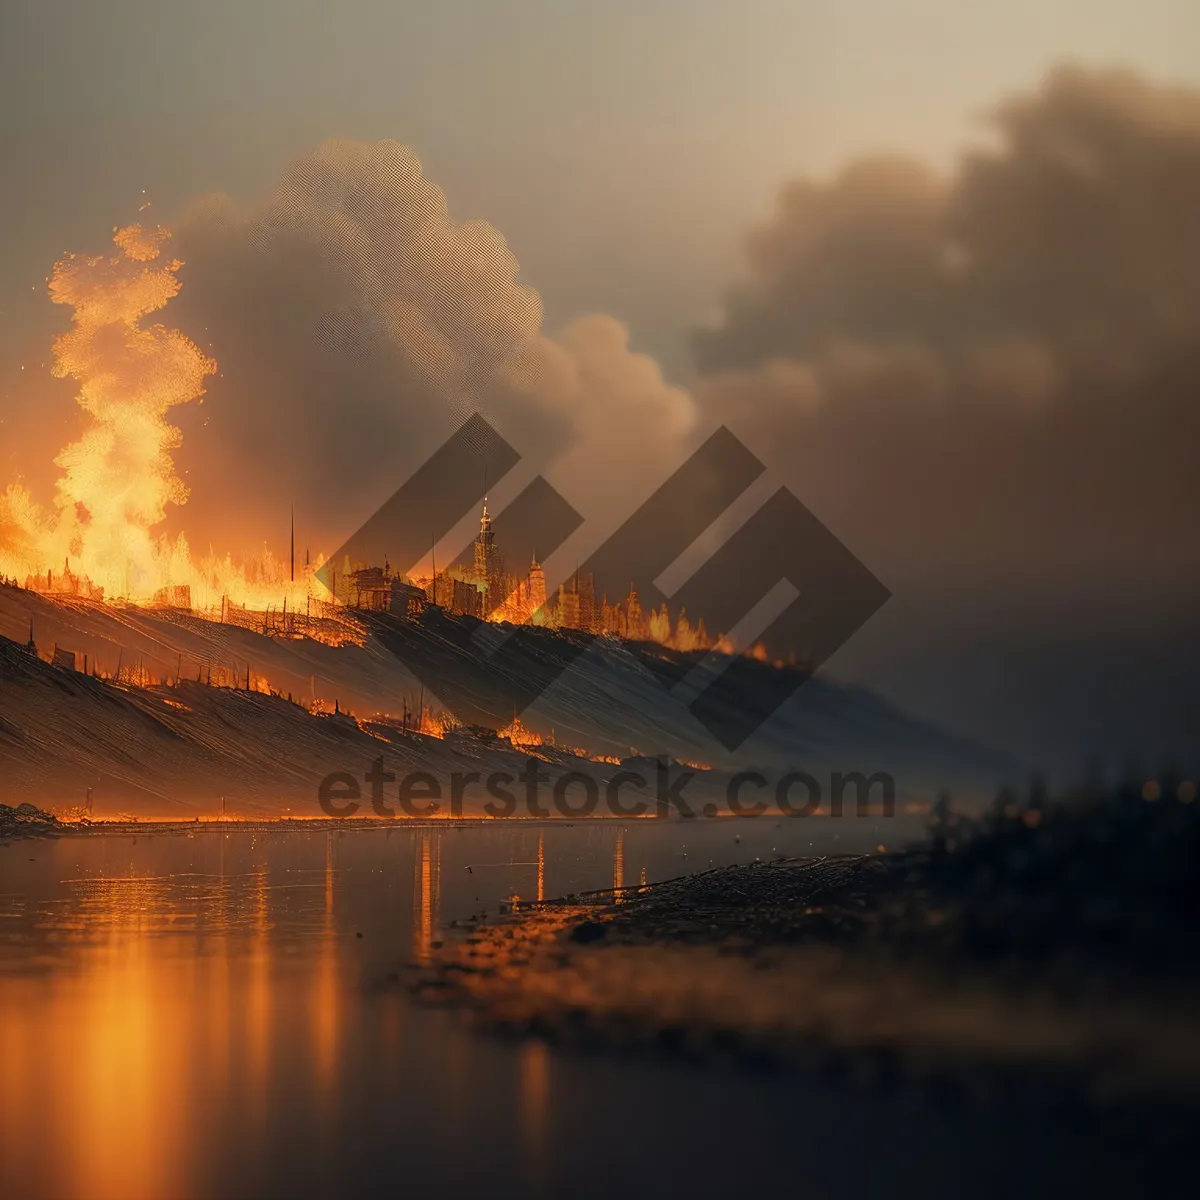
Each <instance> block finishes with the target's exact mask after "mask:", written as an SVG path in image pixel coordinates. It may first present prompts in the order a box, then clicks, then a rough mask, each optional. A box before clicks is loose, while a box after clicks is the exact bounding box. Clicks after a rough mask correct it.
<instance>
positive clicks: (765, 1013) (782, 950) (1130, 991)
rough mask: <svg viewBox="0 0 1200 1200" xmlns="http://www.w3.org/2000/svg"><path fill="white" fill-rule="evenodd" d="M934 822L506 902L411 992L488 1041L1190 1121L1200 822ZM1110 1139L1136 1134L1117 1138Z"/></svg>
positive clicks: (1122, 815) (1173, 1130) (1165, 1135)
mask: <svg viewBox="0 0 1200 1200" xmlns="http://www.w3.org/2000/svg"><path fill="white" fill-rule="evenodd" d="M1144 794H1145V796H1146V797H1148V798H1143V790H1142V788H1141V786H1140V785H1139V786H1138V787H1136V788H1135V787H1132V786H1131V787H1128V788H1124V789H1118V790H1116V791H1101V790H1098V789H1084V790H1082V791H1080V792H1078V793H1076V794H1073V795H1070V796H1064V797H1061V798H1059V799H1057V800H1055V801H1053V802H1051V801H1047V800H1046V799H1045V798H1043V797H1042V796H1041V795H1039V794H1038V793H1037V791H1036V790H1035V791H1034V793H1033V794H1031V795H1030V796H1029V797H1028V798H1026V799H1025V800H1024V801H1022V802H1019V803H1018V802H1017V801H1016V800H1015V798H1014V797H1012V796H1010V795H1002V796H1001V797H1000V798H999V799H998V800H997V802H996V805H995V806H994V808H993V810H992V811H991V812H990V813H989V814H988V815H987V816H985V817H984V818H982V819H980V820H966V819H961V818H957V817H956V816H955V815H954V813H953V812H952V811H951V810H950V809H949V807H948V806H947V805H945V804H942V805H941V806H940V807H939V810H938V816H937V821H936V824H935V826H934V828H933V829H932V830H931V832H930V835H929V837H928V838H927V840H925V841H924V842H923V843H922V844H920V845H918V846H916V847H914V848H912V849H909V850H906V851H902V852H898V853H890V854H877V855H853V856H849V855H848V856H841V857H826V858H817V859H799V858H788V859H781V860H779V861H774V862H755V863H753V864H750V865H744V866H735V867H729V868H723V869H714V870H711V871H708V872H705V873H702V874H699V875H691V876H686V877H683V878H680V879H675V880H670V881H667V882H663V883H659V884H656V885H653V886H649V887H634V888H625V889H622V890H619V891H608V892H599V893H592V894H588V895H575V896H567V897H565V898H563V899H561V900H555V901H550V902H547V903H543V904H533V905H530V904H524V903H522V904H520V905H518V906H517V907H516V910H515V911H510V912H508V913H507V914H505V915H503V916H502V917H501V918H499V919H497V920H494V921H490V922H486V923H482V924H478V925H475V924H473V925H470V926H468V928H467V929H466V930H465V931H463V932H462V933H461V934H460V936H459V937H458V938H457V939H455V940H452V941H451V942H449V943H448V945H447V948H446V949H444V950H443V952H442V954H441V956H440V957H439V958H438V959H437V960H436V962H435V963H434V964H433V965H432V967H430V968H425V969H422V970H421V971H419V972H416V973H415V974H414V977H413V980H412V984H413V986H414V988H416V990H417V991H418V992H419V993H420V994H421V995H422V996H424V997H425V998H427V999H429V1000H431V1001H434V1002H449V1003H452V1004H457V1005H466V1006H467V1007H469V1008H470V1009H471V1010H473V1011H474V1012H475V1013H476V1014H477V1015H478V1017H479V1018H481V1019H482V1021H483V1022H484V1023H486V1024H488V1025H490V1026H493V1027H498V1028H501V1029H507V1030H515V1031H519V1032H523V1033H536V1034H538V1035H541V1036H544V1037H548V1038H550V1039H552V1040H556V1041H566V1042H575V1043H584V1044H591V1045H603V1046H622V1047H629V1048H632V1047H636V1048H639V1049H643V1050H644V1049H646V1048H649V1049H651V1050H652V1051H654V1052H661V1051H669V1052H671V1053H675V1054H683V1055H685V1056H687V1057H689V1058H694V1059H697V1060H701V1061H709V1060H712V1061H724V1060H728V1059H731V1058H732V1059H736V1060H746V1061H750V1062H754V1063H758V1064H767V1065H770V1066H772V1067H774V1068H780V1069H784V1070H787V1071H791V1070H796V1069H799V1070H801V1071H814V1070H815V1071H817V1072H819V1073H822V1074H826V1073H832V1074H835V1075H839V1076H840V1075H848V1076H851V1077H854V1078H856V1079H859V1080H862V1081H867V1082H869V1083H871V1084H872V1085H884V1086H892V1085H896V1084H905V1085H908V1084H913V1085H916V1086H918V1087H927V1088H931V1089H933V1090H934V1091H937V1092H940V1093H943V1094H946V1095H954V1096H959V1097H964V1098H972V1099H976V1100H979V1101H981V1102H985V1103H1002V1104H1005V1105H1011V1104H1013V1103H1018V1104H1021V1103H1034V1104H1043V1105H1046V1104H1048V1105H1052V1106H1066V1107H1068V1108H1073V1109H1076V1108H1077V1109H1079V1110H1081V1111H1085V1112H1089V1113H1093V1114H1096V1113H1107V1114H1109V1115H1110V1116H1119V1117H1120V1119H1121V1120H1122V1122H1132V1128H1135V1129H1137V1130H1139V1131H1140V1132H1139V1134H1138V1136H1139V1137H1142V1136H1144V1137H1145V1138H1146V1139H1149V1140H1150V1141H1157V1140H1162V1139H1165V1140H1166V1141H1171V1140H1172V1139H1173V1138H1175V1137H1176V1136H1177V1135H1182V1132H1183V1130H1184V1129H1185V1128H1187V1125H1188V1122H1189V1120H1190V1116H1194V1115H1195V1114H1196V1112H1197V1111H1200V1028H1198V1027H1197V1024H1196V1021H1195V1013H1196V1011H1197V1002H1198V1001H1200V971H1198V967H1200V955H1198V954H1197V949H1198V947H1200V866H1198V863H1200V859H1198V857H1197V854H1198V852H1200V806H1198V805H1197V804H1196V803H1194V797H1195V789H1194V786H1193V785H1191V784H1188V783H1180V782H1179V781H1176V780H1169V779H1168V780H1163V781H1161V782H1155V783H1153V784H1147V785H1145V788H1144ZM1124 1128H1125V1129H1126V1131H1127V1132H1129V1131H1130V1129H1131V1126H1130V1125H1129V1124H1128V1123H1126V1124H1125V1125H1124Z"/></svg>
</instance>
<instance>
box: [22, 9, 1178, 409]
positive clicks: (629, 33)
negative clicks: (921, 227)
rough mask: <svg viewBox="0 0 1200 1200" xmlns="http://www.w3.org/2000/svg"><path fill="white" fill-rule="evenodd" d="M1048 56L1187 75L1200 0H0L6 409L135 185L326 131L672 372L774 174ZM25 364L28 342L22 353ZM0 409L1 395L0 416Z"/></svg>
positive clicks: (918, 136)
mask: <svg viewBox="0 0 1200 1200" xmlns="http://www.w3.org/2000/svg"><path fill="white" fill-rule="evenodd" d="M1063 57H1074V58H1079V59H1082V60H1085V61H1088V62H1092V63H1125V64H1128V65H1132V66H1136V67H1140V68H1142V69H1144V70H1146V71H1147V72H1149V73H1150V74H1152V75H1154V76H1157V77H1160V78H1165V79H1168V80H1169V79H1180V80H1186V79H1187V78H1189V77H1194V76H1195V74H1196V71H1197V67H1196V64H1197V63H1198V62H1200V14H1198V13H1197V9H1196V5H1195V3H1194V0H1141V2H1139V3H1137V4H1134V3H1131V2H1129V0H1008V2H1007V3H1005V4H998V5H985V4H979V3H963V0H875V2H874V3H863V2H861V0H860V2H857V3H855V2H850V3H847V2H845V0H744V2H742V3H737V4H735V3H732V2H731V0H638V2H636V3H633V2H625V0H595V2H591V3H583V2H581V0H580V2H572V0H438V2H437V3H433V2H428V3H421V4H418V3H406V2H404V0H343V2H341V3H336V4H335V3H317V2H316V0H267V2H264V0H207V2H206V3H199V4H198V3H194V2H191V0H189V2H187V3H182V2H180V0H105V2H103V3H95V2H92V0H6V3H5V4H4V5H3V6H2V14H0V114H2V116H0V162H2V163H3V188H2V190H0V218H2V220H3V228H4V230H5V235H4V249H3V259H2V260H0V263H2V269H0V322H2V324H0V405H3V403H4V401H3V399H2V397H3V394H4V392H5V391H7V390H8V388H7V387H6V386H5V385H6V384H8V383H9V382H10V379H11V375H10V371H11V368H12V365H13V356H14V355H15V356H17V357H22V358H25V359H26V360H28V361H30V362H32V361H33V359H34V357H35V356H36V355H38V353H39V351H40V349H41V346H39V345H37V344H33V345H30V344H28V339H26V338H25V337H24V334H25V332H26V331H27V330H30V329H36V328H38V327H46V326H47V324H48V323H52V322H53V320H54V319H55V318H54V316H52V314H51V312H50V307H49V305H48V304H47V302H46V300H45V297H44V291H43V289H42V286H41V285H42V283H43V281H44V278H45V275H46V274H47V273H48V270H49V268H50V266H51V265H52V263H53V261H54V259H55V258H56V257H57V256H58V255H59V254H61V253H62V251H63V250H64V249H67V248H70V249H72V250H92V249H99V248H100V247H101V245H102V243H103V242H104V241H105V240H106V238H107V235H108V231H109V230H110V229H111V227H112V226H113V225H114V224H116V223H117V222H124V221H126V220H128V219H130V218H131V217H132V216H133V214H134V213H135V212H136V210H137V207H138V205H139V204H140V203H141V200H142V189H143V188H144V189H146V195H147V197H149V198H150V199H151V200H152V202H153V208H152V210H151V212H152V214H158V215H159V216H160V217H164V218H165V217H167V216H169V215H170V214H172V213H173V212H174V211H176V210H177V209H178V208H179V207H180V206H181V205H182V203H183V202H184V201H185V200H186V199H187V198H188V197H190V196H192V195H194V194H196V193H199V192H206V191H214V190H218V191H225V192H228V193H230V194H231V195H233V196H235V197H238V198H240V199H249V198H251V197H252V196H254V195H255V194H256V193H257V192H259V191H261V190H262V189H263V188H264V187H265V186H266V185H267V184H268V183H269V181H270V180H271V179H273V178H274V177H275V176H276V175H277V173H278V171H279V169H280V168H281V166H282V165H283V164H284V162H285V161H286V160H288V159H289V158H290V157H292V156H294V155H297V154H301V153H304V152H306V151H308V150H310V149H311V148H312V147H313V146H314V145H315V144H316V143H317V142H319V141H321V140H323V139H325V138H328V137H334V136H336V137H352V138H357V139H363V140H373V139H376V138H381V137H393V138H396V139H397V140H399V141H402V142H406V143H408V144H410V145H412V146H413V147H414V148H415V149H416V150H417V152H418V153H419V154H420V156H421V158H422V160H423V162H424V164H425V166H426V170H427V173H428V175H429V176H430V177H431V178H432V179H433V180H435V181H437V182H438V183H440V184H441V185H442V186H443V187H444V188H445V189H446V191H447V193H448V196H449V200H450V204H451V211H452V214H453V215H455V216H457V217H462V218H466V217H471V216H481V217H485V218H486V219H487V220H489V221H491V222H492V223H493V224H494V225H495V226H497V228H499V229H500V230H501V231H502V232H503V233H504V234H505V235H506V236H507V237H508V239H509V240H510V242H511V244H512V246H513V248H514V249H515V251H516V254H517V257H518V259H519V261H520V263H521V265H522V268H523V271H524V273H525V276H526V277H527V278H528V279H529V281H530V282H532V283H533V284H534V285H535V286H537V287H538V288H539V290H540V291H541V292H542V294H543V296H544V298H545V301H546V306H547V316H548V320H549V324H550V325H551V326H554V325H556V324H558V323H559V322H560V321H561V320H563V319H566V318H568V317H570V316H572V315H574V314H576V313H578V312H581V311H590V310H594V309H599V310H602V311H607V312H611V313H613V314H615V315H617V316H619V317H621V318H623V319H625V320H627V321H629V322H630V324H631V325H632V328H633V335H634V344H635V346H638V347H641V348H644V349H646V350H649V351H651V352H653V353H655V354H656V355H657V356H659V357H660V358H661V359H663V360H664V361H665V363H666V365H667V367H668V369H669V370H670V371H671V372H672V373H675V374H678V373H681V372H683V371H685V370H686V369H687V365H688V359H687V354H686V350H685V348H684V338H683V334H684V331H685V330H686V329H687V328H688V327H689V326H691V325H692V324H693V323H694V322H695V320H696V319H697V318H698V317H700V316H703V315H705V314H707V313H708V312H710V311H711V310H712V309H713V307H714V305H715V303H716V298H717V296H718V294H719V292H720V291H721V289H722V288H723V287H724V286H725V285H726V284H727V282H728V280H729V279H730V277H731V274H732V273H733V272H734V270H735V269H736V266H737V246H738V240H739V238H740V237H741V235H742V234H743V232H744V229H745V227H746V225H747V223H748V221H749V220H751V219H753V218H755V217H759V216H761V215H763V214H764V213H766V212H767V211H768V210H769V208H770V206H771V202H772V200H773V195H774V191H775V189H776V187H777V185H778V184H779V183H780V182H781V181H782V180H784V179H785V178H787V177H789V176H791V175H794V174H796V173H798V172H801V171H807V170H814V169H815V170H823V169H828V168H830V167H832V166H833V165H836V164H837V163H838V162H840V161H841V160H843V159H845V158H847V157H849V156H851V155H853V154H855V153H859V152H862V151H864V150H869V149H877V148H880V147H894V148H896V149H900V150H904V151H910V152H916V153H918V154H920V155H922V156H923V157H927V158H932V159H934V160H935V161H938V160H940V161H945V160H947V159H948V157H949V156H950V154H951V153H952V151H953V148H954V147H956V146H957V145H958V144H960V142H961V141H962V139H963V137H964V135H965V134H966V133H967V132H968V131H969V129H970V121H971V118H972V115H973V114H974V113H976V112H978V111H979V110H980V109H981V108H982V107H983V106H985V105H987V104H990V103H992V102H993V101H994V99H995V98H996V97H997V96H1001V95H1004V94H1005V93H1008V92H1010V91H1012V90H1014V89H1016V88H1023V87H1027V86H1029V85H1031V84H1033V83H1034V82H1035V81H1036V80H1037V79H1038V78H1039V77H1040V76H1041V75H1042V73H1043V72H1044V71H1045V70H1046V68H1047V67H1048V66H1049V64H1050V63H1051V62H1052V61H1054V60H1057V59H1061V58H1063ZM38 361H40V358H39V359H38ZM0 415H4V414H3V412H2V409H0Z"/></svg>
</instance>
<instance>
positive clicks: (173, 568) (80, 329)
mask: <svg viewBox="0 0 1200 1200" xmlns="http://www.w3.org/2000/svg"><path fill="white" fill-rule="evenodd" d="M170 236H171V235H170V232H169V231H168V230H166V229H163V228H162V227H158V228H154V229H150V228H146V227H143V226H140V225H130V226H127V227H126V228H124V229H118V230H116V232H115V234H114V236H113V242H114V243H115V244H116V246H117V250H118V253H116V254H114V255H112V256H110V257H105V256H103V255H99V256H95V257H81V256H78V255H74V254H69V255H67V256H66V257H65V258H63V259H61V260H60V261H59V262H58V263H57V264H56V265H55V268H54V273H53V275H52V277H51V279H50V298H51V300H53V301H54V303H55V304H66V305H70V306H71V308H72V309H73V310H74V314H73V317H72V322H71V328H70V330H69V331H68V332H67V333H65V334H63V335H62V336H61V337H60V338H58V340H57V341H56V342H55V343H54V357H55V363H54V368H53V372H54V374H55V375H57V376H60V377H65V376H70V377H72V378H74V379H75V380H77V381H78V383H79V387H80V390H79V394H78V396H77V397H76V399H77V401H78V403H79V406H80V407H81V408H82V409H83V411H84V412H85V413H86V414H87V417H88V424H87V426H86V428H85V429H84V431H83V433H82V435H81V436H80V438H79V440H78V441H75V442H73V443H71V444H70V445H69V446H67V447H66V448H65V449H64V450H63V451H62V452H61V453H60V454H59V456H58V457H57V458H56V459H55V463H56V465H57V466H59V467H60V468H62V474H61V475H60V477H59V479H58V483H57V495H56V497H55V503H54V508H53V510H52V511H49V512H46V511H44V510H42V509H41V508H40V507H39V506H38V505H37V503H36V502H35V501H34V499H33V497H32V496H31V495H30V494H29V493H28V492H27V491H26V490H25V489H24V488H23V487H21V486H19V485H17V484H12V485H10V486H9V487H8V488H7V489H6V490H5V491H4V492H3V493H0V574H2V575H4V576H6V577H8V576H11V577H12V578H15V579H16V580H17V581H18V582H26V583H28V584H29V585H30V586H33V587H35V588H38V589H39V590H45V591H51V592H58V591H65V592H70V593H73V594H76V595H84V596H89V597H92V598H95V599H100V598H108V599H114V598H117V597H124V598H127V599H130V600H136V601H142V602H147V601H155V600H157V601H158V602H160V603H174V604H178V605H179V606H181V607H189V608H190V607H196V608H202V609H203V608H209V609H214V608H216V607H217V606H218V605H220V604H221V603H222V598H223V597H228V598H229V599H230V600H233V601H236V602H238V603H240V604H243V605H245V604H252V605H254V606H255V607H263V608H265V607H267V605H274V606H276V607H278V606H279V605H280V604H281V602H283V600H284V598H285V597H286V599H287V601H289V602H290V603H291V605H292V606H293V609H295V607H296V606H297V605H302V604H305V603H306V597H307V594H308V593H309V591H310V586H311V582H310V581H311V576H310V577H309V578H308V579H305V580H300V581H296V582H295V583H293V582H292V581H291V580H290V577H289V576H290V572H289V571H288V570H287V568H286V566H285V564H283V563H281V562H278V561H277V560H274V559H273V558H271V557H270V556H269V555H266V556H264V561H263V562H262V563H258V564H254V569H252V570H247V569H246V568H244V567H240V566H235V565H234V564H233V563H232V562H231V561H230V560H229V559H228V558H225V559H221V558H218V557H216V556H210V557H208V558H205V559H200V560H194V559H193V557H192V554H191V550H190V548H189V546H188V543H187V539H186V537H185V536H184V535H182V534H181V535H180V536H179V537H177V538H175V539H172V538H169V537H167V536H166V535H156V533H155V529H156V527H157V526H158V525H160V524H161V522H162V521H163V519H164V518H165V516H166V510H167V506H168V505H170V504H175V505H179V504H183V503H184V502H185V501H186V500H187V495H188V491H187V488H186V487H185V486H184V484H183V482H182V481H181V480H180V479H179V477H178V476H177V475H176V474H175V465H174V462H173V460H172V457H171V454H172V451H174V450H175V449H176V448H177V447H178V446H179V443H180V433H179V430H178V429H177V428H176V427H175V426H173V425H171V424H170V423H169V421H168V415H169V413H170V410H171V409H172V408H175V407H176V406H178V405H181V404H188V403H190V402H191V401H193V400H198V399H200V397H202V396H203V394H204V383H205V380H206V379H207V377H208V376H209V375H212V374H213V373H214V372H215V371H216V369H217V364H216V362H215V361H214V360H213V359H211V358H209V357H208V356H207V355H205V354H204V352H203V351H202V350H201V349H200V347H199V346H197V345H196V344H195V343H194V342H193V341H191V339H189V338H188V337H186V336H185V335H184V334H183V333H181V332H180V331H179V330H178V329H169V328H167V327H166V326H164V325H162V324H153V325H146V324H144V323H143V322H144V318H146V317H147V316H149V315H150V314H151V313H155V312H158V311H159V310H160V309H162V308H164V307H165V306H166V304H167V303H168V302H169V301H170V300H171V299H172V298H173V297H174V296H176V295H178V293H179V290H180V287H181V284H180V282H179V279H178V274H177V273H178V271H179V268H180V267H181V266H182V263H181V262H180V261H179V260H178V259H174V258H169V257H167V256H166V255H165V253H164V251H165V250H166V247H167V246H168V245H169V242H170ZM318 565H320V564H319V563H318ZM60 572H61V573H60Z"/></svg>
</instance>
